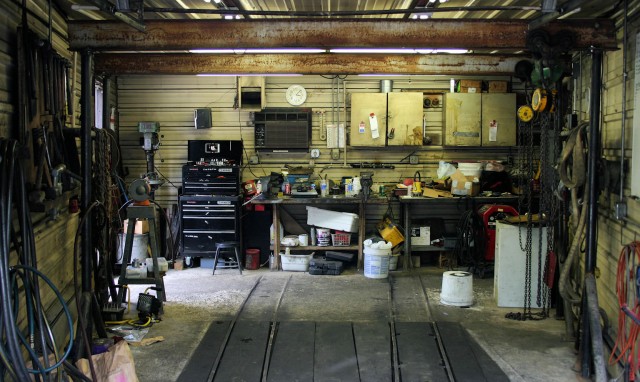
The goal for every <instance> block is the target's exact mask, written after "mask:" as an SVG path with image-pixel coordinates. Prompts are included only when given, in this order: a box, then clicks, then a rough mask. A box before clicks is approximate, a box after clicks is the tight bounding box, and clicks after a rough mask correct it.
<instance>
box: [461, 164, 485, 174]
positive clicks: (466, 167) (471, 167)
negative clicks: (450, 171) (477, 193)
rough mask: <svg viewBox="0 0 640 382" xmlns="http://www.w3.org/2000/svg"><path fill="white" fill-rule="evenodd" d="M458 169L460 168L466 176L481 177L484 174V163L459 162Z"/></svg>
mask: <svg viewBox="0 0 640 382" xmlns="http://www.w3.org/2000/svg"><path fill="white" fill-rule="evenodd" d="M458 170H460V172H462V173H463V174H464V176H473V177H476V178H480V175H481V174H482V163H458Z"/></svg>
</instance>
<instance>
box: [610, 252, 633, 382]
mask: <svg viewBox="0 0 640 382" xmlns="http://www.w3.org/2000/svg"><path fill="white" fill-rule="evenodd" d="M634 254H635V256H636V259H637V262H636V263H635V267H633V268H636V267H638V266H640V242H638V241H634V242H632V243H630V244H627V245H625V246H624V247H622V251H621V252H620V257H619V258H618V271H617V273H616V295H617V296H618V304H619V305H620V312H619V313H618V336H617V338H616V343H615V346H614V347H613V350H612V351H611V355H610V356H609V364H614V363H617V362H619V361H620V360H621V359H622V358H623V357H625V355H626V354H627V352H629V359H628V360H627V361H628V362H629V376H630V377H631V379H632V380H633V378H634V376H635V374H636V371H637V367H638V363H637V362H636V360H635V354H636V353H635V345H636V341H637V338H638V334H639V333H640V325H638V323H636V322H634V320H633V319H632V318H630V317H627V314H626V313H625V311H624V310H627V311H628V312H629V313H630V314H633V315H635V316H636V318H638V317H640V302H639V301H638V298H639V297H640V296H638V295H637V293H636V282H638V280H637V277H636V275H637V273H636V269H629V263H630V262H631V261H632V256H633V255H634ZM632 265H634V264H633V263H632ZM629 284H631V291H629ZM629 292H631V293H633V307H631V308H629V307H628V304H627V301H629V295H628V293H629ZM628 326H630V327H628ZM627 330H628V333H627ZM616 350H619V351H620V354H619V355H618V357H616V356H615V353H616Z"/></svg>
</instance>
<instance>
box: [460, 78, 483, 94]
mask: <svg viewBox="0 0 640 382" xmlns="http://www.w3.org/2000/svg"><path fill="white" fill-rule="evenodd" d="M458 93H482V81H480V80H460V82H459V86H458Z"/></svg>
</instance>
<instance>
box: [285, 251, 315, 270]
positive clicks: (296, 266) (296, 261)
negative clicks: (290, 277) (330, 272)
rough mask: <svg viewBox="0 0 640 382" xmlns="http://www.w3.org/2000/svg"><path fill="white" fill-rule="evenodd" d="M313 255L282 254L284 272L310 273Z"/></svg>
mask: <svg viewBox="0 0 640 382" xmlns="http://www.w3.org/2000/svg"><path fill="white" fill-rule="evenodd" d="M312 256H313V255H287V254H286V253H281V254H280V258H281V259H282V270H283V271H294V272H307V271H309V262H310V261H311V257H312Z"/></svg>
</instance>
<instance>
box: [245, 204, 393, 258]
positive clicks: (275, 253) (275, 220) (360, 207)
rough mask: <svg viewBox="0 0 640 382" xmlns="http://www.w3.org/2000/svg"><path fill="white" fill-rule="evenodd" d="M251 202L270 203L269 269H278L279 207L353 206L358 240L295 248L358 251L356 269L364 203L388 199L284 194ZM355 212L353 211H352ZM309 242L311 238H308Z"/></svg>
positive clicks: (360, 250)
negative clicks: (279, 196) (271, 232)
mask: <svg viewBox="0 0 640 382" xmlns="http://www.w3.org/2000/svg"><path fill="white" fill-rule="evenodd" d="M251 203H253V204H264V205H271V207H272V214H273V230H274V236H273V237H274V238H275V239H274V242H273V247H272V248H273V260H274V261H273V263H272V264H271V270H278V269H279V268H280V249H281V247H282V245H281V244H280V239H279V238H280V224H279V222H280V207H281V206H286V205H304V206H314V207H318V208H327V209H330V206H332V205H342V206H345V205H347V206H353V207H354V209H355V208H357V214H358V216H359V217H360V219H358V225H359V226H358V232H357V237H358V240H357V242H356V243H355V244H351V245H349V246H313V245H307V246H297V247H295V249H296V250H305V251H344V250H349V251H356V250H357V251H358V269H361V267H362V262H363V248H362V242H363V241H364V236H365V226H366V218H365V205H367V204H388V203H389V200H388V199H386V198H375V197H371V198H369V199H368V200H367V201H366V203H365V201H364V200H363V199H362V198H359V197H345V196H329V197H317V198H294V197H288V196H284V197H281V198H274V199H259V198H256V199H253V200H252V201H251ZM354 212H355V211H354ZM309 241H310V242H311V238H309Z"/></svg>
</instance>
